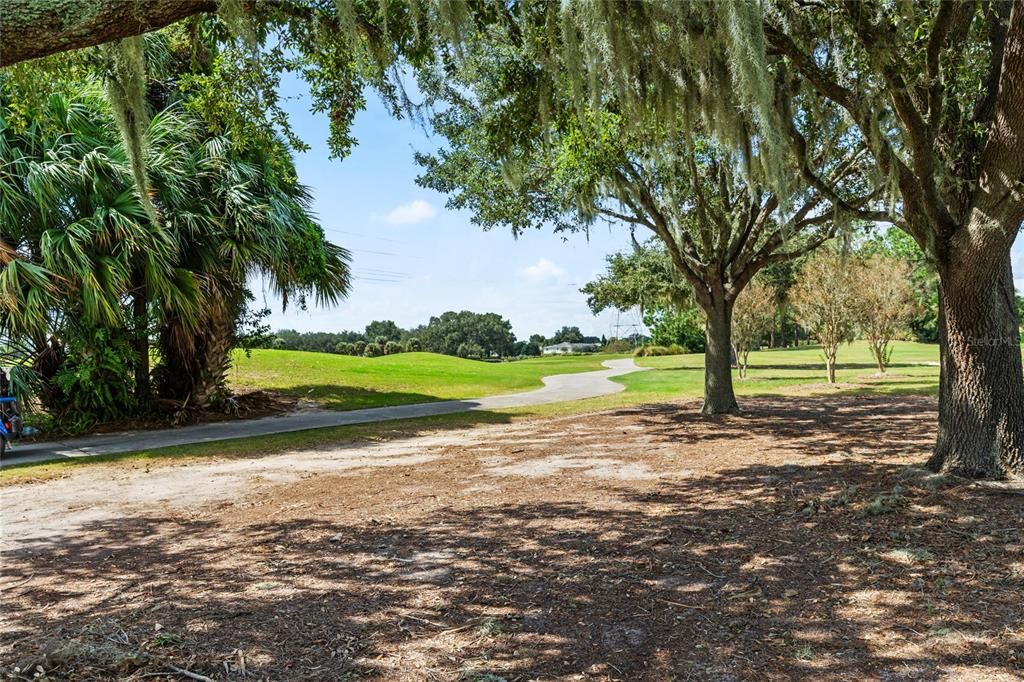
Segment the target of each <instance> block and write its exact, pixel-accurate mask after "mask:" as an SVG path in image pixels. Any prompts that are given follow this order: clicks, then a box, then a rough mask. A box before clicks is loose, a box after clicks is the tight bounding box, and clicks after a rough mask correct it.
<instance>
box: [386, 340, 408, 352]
mask: <svg viewBox="0 0 1024 682" xmlns="http://www.w3.org/2000/svg"><path fill="white" fill-rule="evenodd" d="M404 352H405V347H404V346H402V344H400V343H399V342H398V341H388V342H387V343H385V344H384V355H395V354H397V353H404Z"/></svg>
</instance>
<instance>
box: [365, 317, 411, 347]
mask: <svg viewBox="0 0 1024 682" xmlns="http://www.w3.org/2000/svg"><path fill="white" fill-rule="evenodd" d="M363 338H365V339H373V340H375V341H376V342H377V343H380V344H385V343H387V342H388V341H398V340H399V339H401V338H402V330H401V329H399V327H398V325H397V324H395V323H394V322H392V321H391V320H374V321H373V322H371V323H370V324H368V325H366V330H365V331H364V332H363ZM382 339H383V341H382Z"/></svg>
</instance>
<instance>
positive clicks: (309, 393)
mask: <svg viewBox="0 0 1024 682" xmlns="http://www.w3.org/2000/svg"><path fill="white" fill-rule="evenodd" d="M282 392H284V393H287V394H288V395H293V396H296V397H298V398H307V399H309V400H315V401H317V402H318V403H319V404H320V405H321V407H324V408H326V409H330V410H342V411H348V410H361V409H366V408H370V407H393V406H396V405H415V404H418V403H434V402H440V401H444V400H454V398H450V397H449V398H442V397H440V396H436V395H431V394H429V393H415V392H411V391H378V390H376V389H372V388H364V387H361V386H346V385H345V384H340V383H336V382H335V383H324V384H300V385H296V386H289V387H288V388H287V390H285V391H282ZM476 397H478V396H465V397H464V398H465V399H469V398H476Z"/></svg>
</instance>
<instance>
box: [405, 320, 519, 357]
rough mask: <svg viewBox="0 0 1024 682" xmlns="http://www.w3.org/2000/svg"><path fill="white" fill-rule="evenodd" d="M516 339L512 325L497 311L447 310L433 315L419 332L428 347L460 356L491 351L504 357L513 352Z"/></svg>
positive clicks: (477, 354)
mask: <svg viewBox="0 0 1024 682" xmlns="http://www.w3.org/2000/svg"><path fill="white" fill-rule="evenodd" d="M515 340H516V337H515V334H513V333H512V324H511V323H510V322H509V321H508V320H505V319H503V318H502V317H501V316H500V315H498V314H497V313H474V312H470V311H468V310H463V311H461V312H455V311H448V312H446V313H443V314H442V315H439V316H437V317H432V318H430V322H429V323H428V324H427V326H426V327H425V328H424V329H423V333H422V334H421V335H420V341H421V343H422V344H423V348H424V349H425V350H428V351H430V352H432V353H442V354H444V355H457V356H459V357H480V356H484V355H491V354H494V355H497V356H498V357H505V356H507V355H509V354H510V353H511V351H512V344H514V343H515ZM460 348H461V349H462V350H461V351H460ZM465 353H475V355H467V354H465Z"/></svg>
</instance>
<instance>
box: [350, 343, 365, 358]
mask: <svg viewBox="0 0 1024 682" xmlns="http://www.w3.org/2000/svg"><path fill="white" fill-rule="evenodd" d="M365 352H366V342H365V341H355V342H353V343H352V355H356V356H359V357H362V355H363V354H364V353H365Z"/></svg>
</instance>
